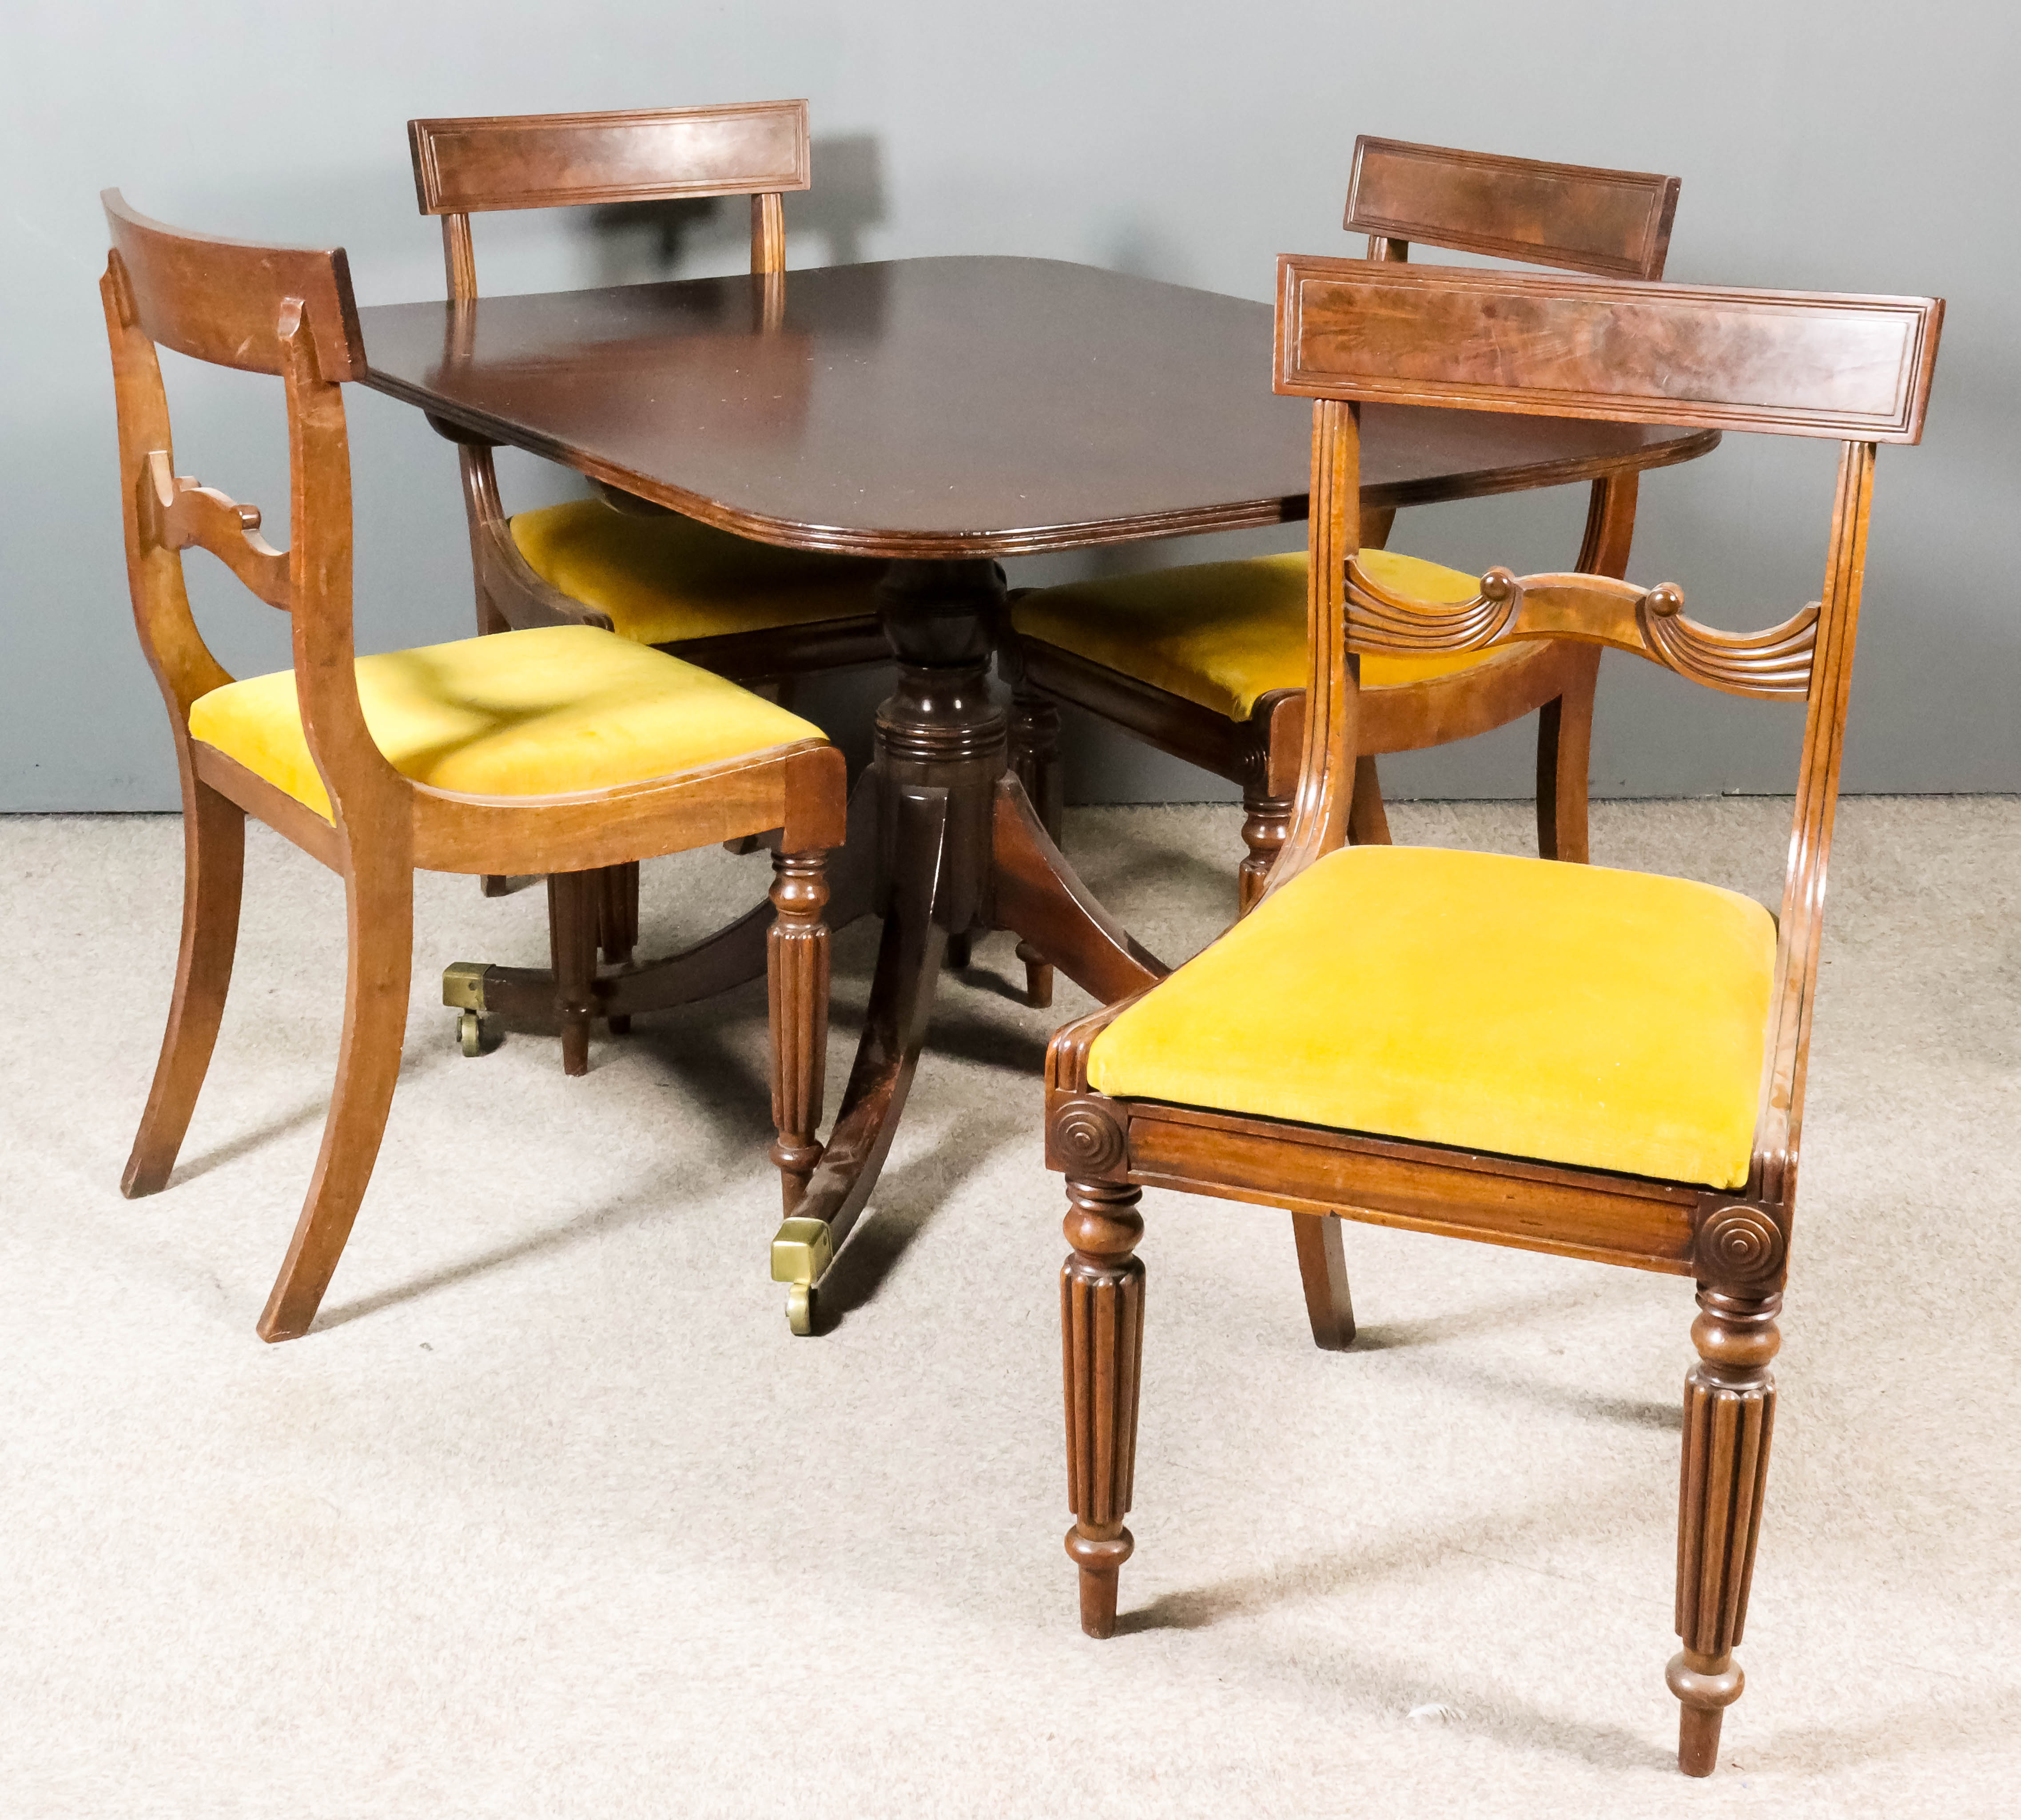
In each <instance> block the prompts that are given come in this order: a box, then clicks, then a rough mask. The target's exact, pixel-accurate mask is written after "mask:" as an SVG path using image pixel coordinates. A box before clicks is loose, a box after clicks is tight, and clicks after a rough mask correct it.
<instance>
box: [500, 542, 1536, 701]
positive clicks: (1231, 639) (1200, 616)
mask: <svg viewBox="0 0 2021 1820" xmlns="http://www.w3.org/2000/svg"><path fill="white" fill-rule="evenodd" d="M515 522H516V521H515ZM1358 560H1359V561H1360V565H1361V566H1362V568H1363V569H1364V570H1366V571H1367V573H1368V575H1369V576H1370V577H1371V579H1372V580H1374V581H1376V582H1377V583H1378V584H1380V585H1382V586H1383V587H1386V588H1392V589H1394V590H1396V591H1398V592H1402V593H1405V594H1409V595H1415V596H1416V597H1417V598H1418V599H1425V600H1471V599H1473V597H1474V595H1476V594H1477V593H1478V592H1480V581H1479V580H1478V579H1477V577H1473V576H1471V575H1462V573H1460V572H1459V571H1458V570H1456V569H1447V568H1444V567H1441V566H1440V565H1439V564H1438V563H1436V562H1426V561H1424V560H1423V559H1422V558H1419V557H1416V556H1407V555H1403V554H1401V553H1400V552H1399V551H1393V550H1364V551H1362V552H1361V554H1360V558H1359V559H1358ZM1305 576H1306V569H1305V552H1304V551H1302V550H1300V551H1295V552H1294V553H1292V554H1291V555H1285V556H1258V557H1253V558H1251V559H1249V560H1247V561H1246V562H1196V563H1193V564H1191V565H1189V566H1186V567H1184V568H1178V569H1160V570H1153V571H1152V572H1151V573H1148V574H1144V575H1125V576H1119V577H1116V578H1114V579H1113V580H1110V581H1078V582H1072V583H1070V584H1068V585H1066V586H1065V587H1061V588H1040V589H1038V590H1036V591H1035V592H1032V593H1030V594H1028V595H1025V597H1024V598H1023V599H1021V600H1020V601H1018V602H1017V604H1016V605H1015V606H1013V608H1012V609H1011V616H1010V617H1011V624H1013V625H1014V627H1015V628H1016V629H1017V631H1018V633H1019V634H1020V635H1021V636H1023V637H1025V638H1029V639H1036V640H1038V641H1039V642H1041V643H1043V644H1048V645H1053V646H1057V647H1058V649H1060V650H1063V651H1071V652H1072V653H1073V654H1074V655H1075V656H1076V657H1085V658H1086V659H1087V661H1089V662H1090V663H1092V664H1101V665H1102V668H1104V669H1107V670H1115V671H1118V672H1120V673H1121V674H1122V675H1125V676H1134V678H1136V679H1137V680H1138V682H1140V683H1149V684H1150V685H1151V686H1153V688H1156V689H1162V690H1164V691H1165V692H1166V693H1167V694H1168V695H1177V696H1178V697H1181V698H1182V700H1185V701H1191V702H1193V703H1196V704H1198V705H1199V706H1200V707H1202V708H1211V709H1213V710H1214V712H1216V713H1218V714H1225V715H1227V716H1228V718H1229V719H1230V720H1247V719H1248V718H1249V716H1250V715H1251V712H1253V711H1254V708H1255V706H1256V703H1257V700H1258V697H1260V696H1262V695H1263V694H1265V693H1267V692H1268V691H1269V690H1273V689H1302V688H1303V687H1304V686H1305V652H1306V644H1305ZM1510 654H1511V653H1509V652H1506V651H1495V652H1482V651H1467V652H1462V653H1460V654H1458V656H1440V657H1366V658H1364V659H1363V661H1362V666H1361V684H1362V686H1363V687H1364V689H1389V688H1395V687H1397V686H1400V685H1402V684H1404V683H1418V682H1422V681H1424V680H1425V679H1426V678H1428V677H1432V676H1444V675H1451V674H1452V673H1453V672H1455V671H1459V670H1468V669H1473V668H1477V666H1479V665H1480V664H1484V663H1492V662H1496V661H1505V660H1506V658H1507V657H1509V655H1510Z"/></svg>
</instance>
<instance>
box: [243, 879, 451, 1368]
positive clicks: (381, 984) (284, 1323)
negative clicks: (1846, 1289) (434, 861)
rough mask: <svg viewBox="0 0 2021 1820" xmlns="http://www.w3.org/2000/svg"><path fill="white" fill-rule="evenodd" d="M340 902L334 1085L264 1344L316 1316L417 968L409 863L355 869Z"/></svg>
mask: <svg viewBox="0 0 2021 1820" xmlns="http://www.w3.org/2000/svg"><path fill="white" fill-rule="evenodd" d="M344 896H345V898H346V906H347V912H348V919H349V922H350V926H351V959H350V965H349V967H348V971H347V974H346V977H345V981H344V1036H343V1039H342V1042H341V1043H340V1046H339V1048H338V1050H337V1085H336V1087H335V1090H333V1092H332V1094H331V1095H330V1113H329V1116H328V1117H327V1118H326V1119H324V1121H323V1127H322V1150H321V1151H320V1152H318V1154H317V1156H316V1164H315V1174H314V1175H312V1176H311V1177H310V1178H309V1191H308V1196H307V1198H306V1199H304V1201H303V1203H302V1213H301V1218H300V1220H299V1221H297V1222H296V1225H295V1236H294V1239H293V1243H290V1244H289V1247H288V1255H287V1258H286V1261H284V1262H283V1263H282V1265H281V1274H280V1275H279V1276H278V1277H276V1278H275V1281H274V1289H273V1293H272V1294H271V1295H269V1296H268V1298H267V1306H266V1309H265V1311H264V1312H263V1313H262V1314H261V1315H260V1338H261V1339H263V1340H292V1339H294V1338H297V1336H299V1335H300V1334H305V1333H307V1332H308V1327H309V1323H310V1322H311V1321H312V1320H314V1319H315V1312H316V1309H318V1308H319V1306H321V1305H322V1298H323V1291H324V1290H326V1289H327V1288H329V1287H330V1276H331V1274H332V1272H334V1271H335V1270H336V1269H337V1259H338V1258H340V1257H341V1256H342V1255H343V1254H344V1241H345V1240H346V1239H348V1238H349V1237H350V1236H351V1222H352V1221H354V1220H355V1219H356V1218H357V1217H358V1206H359V1202H360V1201H362V1199H364V1198H365V1185H366V1183H367V1182H368V1181H370V1180H371V1179H372V1166H373V1163H375V1162H376V1161H377V1159H378V1156H379V1140H380V1138H381V1136H382V1135H383V1134H384V1131H385V1129H386V1112H387V1109H388V1107H390V1106H391V1104H392V1102H393V1086H394V1083H395V1081H396V1080H398V1079H399V1073H400V1043H401V1039H402V1037H403V1036H405V1035H406V1029H407V991H408V985H409V980H410V974H411V973H412V970H413V949H414V875H413V872H412V871H411V870H410V868H408V867H406V865H397V866H384V865H382V866H381V867H378V868H366V869H364V870H362V871H360V870H354V871H353V872H351V875H350V876H349V877H348V878H347V879H346V880H345V881H344Z"/></svg>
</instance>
